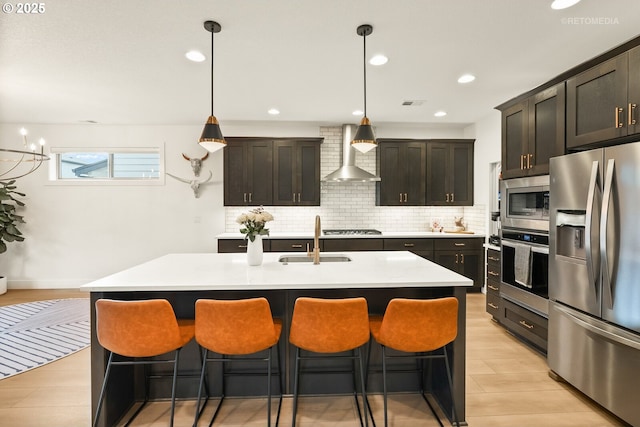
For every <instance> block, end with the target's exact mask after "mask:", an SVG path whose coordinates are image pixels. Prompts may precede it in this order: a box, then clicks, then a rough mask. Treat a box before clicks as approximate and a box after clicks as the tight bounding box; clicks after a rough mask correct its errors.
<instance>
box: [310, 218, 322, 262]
mask: <svg viewBox="0 0 640 427" xmlns="http://www.w3.org/2000/svg"><path fill="white" fill-rule="evenodd" d="M320 228H321V227H320V215H316V228H315V233H314V235H313V263H314V264H320ZM308 255H311V254H308Z"/></svg>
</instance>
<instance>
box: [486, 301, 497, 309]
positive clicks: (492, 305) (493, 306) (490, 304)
mask: <svg viewBox="0 0 640 427" xmlns="http://www.w3.org/2000/svg"><path fill="white" fill-rule="evenodd" d="M487 305H488V306H489V307H491V308H493V309H494V310H497V309H498V306H497V305H495V304H494V303H492V302H490V303H487Z"/></svg>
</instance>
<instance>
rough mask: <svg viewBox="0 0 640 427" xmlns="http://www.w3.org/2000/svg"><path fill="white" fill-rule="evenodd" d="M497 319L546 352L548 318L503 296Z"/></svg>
mask: <svg viewBox="0 0 640 427" xmlns="http://www.w3.org/2000/svg"><path fill="white" fill-rule="evenodd" d="M499 320H500V323H502V324H503V325H504V327H505V328H507V329H508V330H510V331H511V332H513V333H514V334H516V335H518V336H519V337H521V338H524V339H525V340H526V341H528V342H530V343H532V344H534V346H535V347H537V348H538V349H539V350H542V351H543V352H544V353H545V354H546V353H547V337H548V329H549V320H548V319H546V318H544V317H542V316H539V315H537V314H535V313H533V312H531V311H529V310H527V309H525V308H523V307H521V306H519V305H518V304H514V303H512V302H511V301H508V300H505V299H504V298H503V299H502V301H501V310H500V318H499Z"/></svg>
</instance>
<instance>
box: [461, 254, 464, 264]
mask: <svg viewBox="0 0 640 427" xmlns="http://www.w3.org/2000/svg"><path fill="white" fill-rule="evenodd" d="M460 264H464V254H460Z"/></svg>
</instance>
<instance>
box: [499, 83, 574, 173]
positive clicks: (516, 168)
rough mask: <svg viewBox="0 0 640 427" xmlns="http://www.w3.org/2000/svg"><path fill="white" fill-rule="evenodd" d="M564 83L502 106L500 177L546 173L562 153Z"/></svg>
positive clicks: (563, 138) (563, 139)
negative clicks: (551, 162) (556, 157)
mask: <svg viewBox="0 0 640 427" xmlns="http://www.w3.org/2000/svg"><path fill="white" fill-rule="evenodd" d="M564 106H565V86H564V83H559V84H557V85H555V86H552V87H550V88H548V89H545V90H543V91H541V92H539V93H537V94H535V95H532V96H530V97H529V98H527V99H525V100H522V101H520V102H518V103H516V104H513V105H510V106H508V107H506V108H504V109H502V178H504V179H508V178H517V177H523V176H532V175H545V174H548V173H549V159H550V158H551V157H554V156H560V155H562V154H564V141H565V136H564V131H565V127H564V123H565V110H564Z"/></svg>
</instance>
